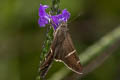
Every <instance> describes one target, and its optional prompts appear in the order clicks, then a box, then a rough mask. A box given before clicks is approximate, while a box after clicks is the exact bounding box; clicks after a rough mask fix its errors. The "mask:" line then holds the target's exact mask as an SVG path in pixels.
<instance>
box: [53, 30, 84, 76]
mask: <svg viewBox="0 0 120 80" xmlns="http://www.w3.org/2000/svg"><path fill="white" fill-rule="evenodd" d="M55 59H56V60H58V61H62V62H64V64H65V65H66V66H67V67H68V68H69V69H71V70H72V71H74V72H76V73H78V74H81V71H82V66H81V64H80V60H79V57H78V56H77V55H76V50H75V48H74V45H73V43H72V40H71V37H70V34H69V33H68V32H67V34H66V37H65V39H64V41H63V43H62V46H61V48H59V50H58V51H57V52H56V56H55Z"/></svg>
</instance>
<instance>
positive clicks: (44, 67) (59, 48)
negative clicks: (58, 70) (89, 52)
mask: <svg viewBox="0 0 120 80" xmlns="http://www.w3.org/2000/svg"><path fill="white" fill-rule="evenodd" d="M76 53H77V52H76V50H75V47H74V45H73V42H72V39H71V36H70V34H69V30H68V27H67V23H66V22H62V23H61V24H60V25H59V27H58V28H57V29H56V30H55V32H54V39H53V41H52V44H51V46H50V50H49V52H48V54H47V56H46V58H45V59H44V61H43V63H42V64H41V66H40V78H43V79H44V78H45V76H46V74H47V72H48V70H49V68H50V67H51V64H52V62H53V61H54V60H56V61H59V62H63V63H64V64H65V65H66V66H67V67H68V68H69V69H70V70H72V71H73V72H75V73H78V74H82V73H81V72H82V65H81V64H80V60H79V57H78V56H77V54H76Z"/></svg>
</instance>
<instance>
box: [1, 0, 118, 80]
mask: <svg viewBox="0 0 120 80" xmlns="http://www.w3.org/2000/svg"><path fill="white" fill-rule="evenodd" d="M51 2H52V1H51V0H0V80H35V78H36V76H37V75H38V67H39V57H40V52H41V48H42V44H43V42H44V40H45V35H46V27H45V28H40V27H39V25H38V18H39V16H38V9H39V6H40V3H42V4H49V5H51ZM60 8H61V9H64V8H66V9H67V10H68V11H70V13H71V19H70V20H69V22H68V25H69V29H70V34H71V36H72V39H73V42H74V44H75V47H77V46H79V49H78V52H83V51H84V50H85V49H86V48H88V47H89V46H91V45H92V44H94V43H95V42H97V41H98V40H99V39H100V38H101V37H102V36H104V35H105V34H107V33H108V32H111V31H112V30H113V29H115V28H116V27H118V26H119V24H120V0H61V2H60ZM119 49H120V48H119ZM119 49H118V50H117V51H115V52H114V53H113V55H112V56H110V57H109V58H108V59H107V60H106V61H105V62H104V63H103V64H102V65H101V66H99V67H98V68H97V69H95V70H94V71H92V72H91V73H89V74H88V75H86V76H85V77H83V78H82V79H81V80H120V74H119V73H120V50H119ZM62 67H65V66H64V65H63V64H62V63H56V62H54V64H53V66H52V69H50V71H49V73H48V76H47V77H48V78H50V77H51V76H52V74H53V73H54V72H57V71H59V70H60V69H61V68H62ZM65 68H66V67H65ZM72 73H73V72H71V73H70V74H72ZM61 74H62V73H61ZM55 77H56V76H55ZM68 77H69V75H68ZM48 80H49V79H48ZM56 80H58V79H57V77H56Z"/></svg>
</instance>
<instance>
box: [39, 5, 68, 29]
mask: <svg viewBox="0 0 120 80" xmlns="http://www.w3.org/2000/svg"><path fill="white" fill-rule="evenodd" d="M47 8H48V6H47V5H42V4H40V8H39V16H40V18H39V20H38V24H39V25H40V27H44V26H45V25H46V24H48V23H49V22H50V21H51V20H52V21H51V23H52V25H53V27H54V29H55V30H56V29H57V28H58V26H59V25H60V24H61V22H67V20H68V19H69V18H70V13H69V12H68V11H67V10H66V9H64V10H62V13H61V14H58V15H53V16H51V15H48V14H47V13H46V11H45V10H46V9H47Z"/></svg>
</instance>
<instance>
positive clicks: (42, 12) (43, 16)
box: [38, 4, 49, 27]
mask: <svg viewBox="0 0 120 80" xmlns="http://www.w3.org/2000/svg"><path fill="white" fill-rule="evenodd" d="M47 8H48V6H47V5H42V4H40V8H39V16H40V18H39V20H38V24H39V25H40V26H41V27H42V26H43V27H44V26H45V25H46V24H48V21H49V15H48V14H47V13H46V11H45V10H46V9H47Z"/></svg>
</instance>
